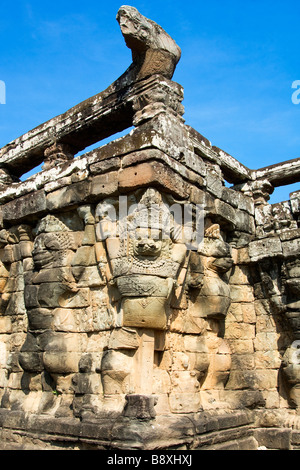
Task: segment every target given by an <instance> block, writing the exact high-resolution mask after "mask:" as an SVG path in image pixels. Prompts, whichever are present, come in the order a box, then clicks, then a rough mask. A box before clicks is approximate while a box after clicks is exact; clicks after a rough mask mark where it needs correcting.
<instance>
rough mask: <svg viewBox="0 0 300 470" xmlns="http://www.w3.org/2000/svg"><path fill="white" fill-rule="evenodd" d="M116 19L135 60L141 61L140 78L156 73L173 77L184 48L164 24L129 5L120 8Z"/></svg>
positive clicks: (136, 61)
mask: <svg viewBox="0 0 300 470" xmlns="http://www.w3.org/2000/svg"><path fill="white" fill-rule="evenodd" d="M117 20H118V22H119V24H120V28H121V31H122V34H123V36H124V39H125V42H126V45H127V46H128V47H129V48H130V49H131V51H132V59H133V63H137V64H139V66H140V64H142V66H140V67H141V68H140V71H139V74H138V76H137V78H138V79H142V78H145V77H147V76H148V75H152V74H156V73H159V74H161V75H164V76H166V77H167V78H172V75H173V73H174V70H175V67H176V64H177V62H178V61H179V59H180V56H181V50H180V48H179V47H178V46H177V44H176V43H175V41H174V40H173V39H172V38H171V37H170V36H169V35H168V34H167V33H166V32H165V31H164V30H163V29H162V28H161V26H159V25H158V24H156V23H154V21H151V20H149V19H148V18H145V17H144V16H143V15H141V14H140V13H139V12H138V10H137V9H136V8H134V7H131V6H127V5H125V6H122V7H121V8H120V9H119V11H118V14H117Z"/></svg>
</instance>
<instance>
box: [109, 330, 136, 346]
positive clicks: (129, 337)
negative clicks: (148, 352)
mask: <svg viewBox="0 0 300 470" xmlns="http://www.w3.org/2000/svg"><path fill="white" fill-rule="evenodd" d="M108 347H109V349H137V348H138V347H139V338H138V335H137V333H136V331H135V330H130V329H129V328H121V329H115V330H113V332H112V334H111V337H110V339H109V343H108Z"/></svg>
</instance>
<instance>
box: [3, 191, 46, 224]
mask: <svg viewBox="0 0 300 470" xmlns="http://www.w3.org/2000/svg"><path fill="white" fill-rule="evenodd" d="M46 210H47V203H46V194H45V192H44V191H43V190H40V191H34V192H33V193H30V194H28V195H25V196H22V197H20V198H17V199H15V200H13V201H10V202H7V203H6V204H4V205H3V206H2V211H3V220H4V221H8V222H17V221H19V220H22V219H23V218H25V217H28V216H30V217H32V216H33V215H36V216H37V215H40V216H41V215H42V214H44V213H45V212H46Z"/></svg>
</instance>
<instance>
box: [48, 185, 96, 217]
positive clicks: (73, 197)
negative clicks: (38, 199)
mask: <svg viewBox="0 0 300 470" xmlns="http://www.w3.org/2000/svg"><path fill="white" fill-rule="evenodd" d="M90 193H91V183H90V181H88V180H85V181H81V182H79V183H72V185H68V186H67V187H64V188H60V189H57V190H56V191H53V192H51V193H48V194H47V209H48V211H52V210H55V209H60V208H64V207H68V206H73V205H78V204H79V203H82V202H84V201H86V200H87V198H88V196H89V195H90Z"/></svg>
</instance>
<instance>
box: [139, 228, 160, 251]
mask: <svg viewBox="0 0 300 470" xmlns="http://www.w3.org/2000/svg"><path fill="white" fill-rule="evenodd" d="M149 232H150V230H148V229H138V230H137V233H136V237H135V239H134V241H133V252H134V255H135V256H136V257H146V258H157V257H159V256H160V254H161V250H162V241H161V240H158V239H157V236H155V238H152V237H153V235H159V234H158V233H157V234H153V231H152V233H149ZM157 232H158V231H157ZM149 235H150V236H149ZM151 235H152V236H151Z"/></svg>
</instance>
